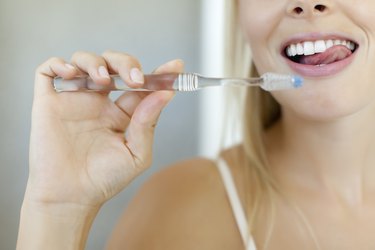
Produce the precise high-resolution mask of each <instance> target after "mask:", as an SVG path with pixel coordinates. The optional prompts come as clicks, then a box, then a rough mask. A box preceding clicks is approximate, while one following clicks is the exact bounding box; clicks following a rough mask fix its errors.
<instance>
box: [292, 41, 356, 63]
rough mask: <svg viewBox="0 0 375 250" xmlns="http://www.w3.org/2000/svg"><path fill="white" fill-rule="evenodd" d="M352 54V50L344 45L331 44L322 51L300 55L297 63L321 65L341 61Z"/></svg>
mask: <svg viewBox="0 0 375 250" xmlns="http://www.w3.org/2000/svg"><path fill="white" fill-rule="evenodd" d="M351 54H352V51H351V50H350V49H348V48H347V47H345V46H333V47H331V48H329V49H327V50H326V51H325V52H323V53H318V54H315V55H311V56H302V57H301V61H300V62H299V63H302V64H308V65H321V64H329V63H334V62H337V61H341V60H343V59H345V58H347V57H349V56H350V55H351Z"/></svg>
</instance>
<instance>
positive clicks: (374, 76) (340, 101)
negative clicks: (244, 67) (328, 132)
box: [239, 0, 375, 120]
mask: <svg viewBox="0 0 375 250" xmlns="http://www.w3.org/2000/svg"><path fill="white" fill-rule="evenodd" d="M239 13H240V21H241V25H242V28H243V30H244V32H245V36H246V39H247V40H248V42H249V43H250V46H251V49H252V53H253V60H254V63H255V65H256V67H257V69H258V71H259V73H260V74H262V73H265V72H278V73H292V74H298V75H301V76H303V77H304V78H305V84H304V86H303V87H302V88H300V89H297V90H287V91H279V92H273V93H272V94H273V95H274V97H275V98H276V99H277V100H278V102H279V103H280V104H281V105H282V106H283V108H284V110H285V111H289V112H291V113H294V114H298V115H299V116H303V117H305V118H308V119H313V120H331V119H337V118H339V117H343V116H347V115H350V114H353V113H356V112H358V111H360V110H362V109H364V108H365V107H374V110H375V104H374V103H373V102H374V100H375V14H374V13H375V1H374V0H239Z"/></svg>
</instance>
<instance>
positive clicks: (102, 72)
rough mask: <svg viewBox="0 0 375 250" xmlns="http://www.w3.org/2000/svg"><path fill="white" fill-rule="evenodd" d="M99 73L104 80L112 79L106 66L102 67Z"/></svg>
mask: <svg viewBox="0 0 375 250" xmlns="http://www.w3.org/2000/svg"><path fill="white" fill-rule="evenodd" d="M98 72H99V75H100V76H101V77H103V78H108V79H109V78H110V77H109V73H108V70H107V68H106V67H104V66H100V67H99V69H98Z"/></svg>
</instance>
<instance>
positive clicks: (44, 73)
mask: <svg viewBox="0 0 375 250" xmlns="http://www.w3.org/2000/svg"><path fill="white" fill-rule="evenodd" d="M76 73H77V70H76V69H75V68H74V67H73V66H72V65H70V64H67V63H66V62H65V61H64V60H63V59H61V58H56V57H54V58H50V59H49V60H47V61H46V62H44V63H43V64H41V65H40V66H39V67H38V68H37V69H36V73H35V87H34V93H35V95H36V96H42V95H52V94H54V93H55V90H54V87H53V78H55V77H56V76H60V77H63V78H71V77H73V76H74V75H75V74H76Z"/></svg>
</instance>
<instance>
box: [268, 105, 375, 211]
mask: <svg viewBox="0 0 375 250" xmlns="http://www.w3.org/2000/svg"><path fill="white" fill-rule="evenodd" d="M365 113H366V114H365ZM369 113H371V114H369ZM267 138H271V139H270V140H267V141H268V143H267V149H268V150H269V152H270V156H271V157H270V164H271V167H272V168H273V170H274V173H275V176H276V178H277V179H278V181H280V182H281V183H298V182H299V183H300V184H302V185H305V186H306V185H308V186H309V187H310V188H314V189H318V190H319V192H321V191H323V192H325V193H326V194H330V195H334V196H335V197H336V198H338V199H340V200H341V201H342V202H345V203H349V204H351V205H356V204H358V203H362V202H363V200H364V198H365V197H364V196H365V190H368V189H370V188H371V189H372V188H373V187H374V183H375V170H374V166H375V114H374V111H372V112H370V111H369V110H367V111H363V112H362V113H357V114H355V115H352V116H348V117H345V118H340V119H338V120H335V121H329V122H311V121H307V120H303V119H299V118H297V117H296V116H293V115H292V114H289V113H288V112H284V114H283V118H282V119H281V120H280V122H279V123H278V124H277V125H275V127H274V128H273V129H271V130H270V131H269V133H267ZM288 185H289V184H288ZM322 189H324V190H322Z"/></svg>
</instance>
